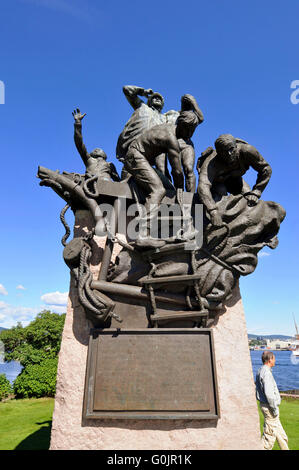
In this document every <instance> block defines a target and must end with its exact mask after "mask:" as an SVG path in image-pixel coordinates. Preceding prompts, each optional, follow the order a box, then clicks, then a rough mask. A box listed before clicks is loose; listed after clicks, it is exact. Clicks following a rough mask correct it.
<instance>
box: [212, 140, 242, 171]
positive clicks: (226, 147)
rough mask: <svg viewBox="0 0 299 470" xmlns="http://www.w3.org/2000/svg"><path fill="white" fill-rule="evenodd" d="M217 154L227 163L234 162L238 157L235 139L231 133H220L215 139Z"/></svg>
mask: <svg viewBox="0 0 299 470" xmlns="http://www.w3.org/2000/svg"><path fill="white" fill-rule="evenodd" d="M215 149H216V151H217V155H218V156H220V157H221V159H222V160H224V161H225V163H227V164H231V163H234V162H235V161H236V160H237V158H238V148H237V141H236V139H235V138H234V137H233V136H232V135H231V134H222V135H221V136H219V137H218V139H217V140H216V141H215Z"/></svg>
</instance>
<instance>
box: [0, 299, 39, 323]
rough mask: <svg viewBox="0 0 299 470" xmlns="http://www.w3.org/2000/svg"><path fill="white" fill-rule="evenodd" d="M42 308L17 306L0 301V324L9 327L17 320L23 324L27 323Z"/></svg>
mask: <svg viewBox="0 0 299 470" xmlns="http://www.w3.org/2000/svg"><path fill="white" fill-rule="evenodd" d="M41 310H42V308H40V307H38V308H29V307H19V306H14V305H10V304H7V303H5V302H0V326H2V327H4V328H11V327H12V326H14V325H16V324H17V322H19V321H20V322H22V325H23V326H26V325H28V323H30V322H31V321H32V320H34V318H35V317H36V315H37V314H38V313H39V312H40V311H41Z"/></svg>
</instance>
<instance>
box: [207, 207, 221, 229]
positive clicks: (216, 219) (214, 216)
mask: <svg viewBox="0 0 299 470" xmlns="http://www.w3.org/2000/svg"><path fill="white" fill-rule="evenodd" d="M210 218H211V223H212V224H213V225H215V227H221V226H222V225H223V222H222V218H221V215H220V214H219V211H218V210H217V209H214V210H212V211H211V212H210Z"/></svg>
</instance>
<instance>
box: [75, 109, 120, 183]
mask: <svg viewBox="0 0 299 470" xmlns="http://www.w3.org/2000/svg"><path fill="white" fill-rule="evenodd" d="M72 114H73V116H74V120H75V122H74V141H75V145H76V148H77V150H78V152H79V154H80V156H81V158H82V160H83V163H84V164H85V166H86V173H85V176H86V178H90V177H93V176H98V178H100V179H105V180H109V181H110V180H111V179H112V180H113V181H120V178H119V176H118V173H117V170H116V168H115V166H114V164H113V163H111V162H107V161H106V160H107V155H106V153H105V152H104V150H102V149H100V148H96V149H94V150H93V151H92V152H90V153H89V152H88V151H87V148H86V147H85V145H84V143H83V137H82V122H81V121H82V119H83V118H84V116H86V113H84V114H81V112H80V109H78V108H77V109H75V110H74V111H73V113H72Z"/></svg>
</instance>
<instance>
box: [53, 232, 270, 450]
mask: <svg viewBox="0 0 299 470" xmlns="http://www.w3.org/2000/svg"><path fill="white" fill-rule="evenodd" d="M97 242H98V245H99V246H102V247H103V246H104V242H105V240H104V239H98V240H97ZM97 271H98V265H97V263H96V262H95V263H94V272H95V274H96V272H97ZM90 327H91V325H90V323H89V322H88V321H87V320H86V318H85V314H84V311H83V309H82V307H81V306H80V304H79V302H78V298H77V292H76V288H75V287H74V284H73V281H71V285H70V296H69V302H68V308H67V315H66V322H65V327H64V331H63V337H62V344H61V350H60V354H59V365H58V375H57V390H56V398H55V408H54V414H53V424H52V434H51V447H50V448H51V449H52V450H59V449H61V450H67V449H68V450H74V449H78V450H91V449H93V450H96V449H98V450H109V449H111V450H122V449H123V450H131V449H134V450H146V449H149V450H159V449H160V450H177V449H186V450H207V449H210V450H229V449H235V450H237V449H238V450H239V449H244V450H245V449H251V450H253V449H254V450H256V449H257V450H262V445H261V438H260V428H259V416H258V409H257V404H256V399H255V387H254V381H253V374H252V366H251V360H250V353H249V348H248V340H247V330H246V322H245V317H244V310H243V305H242V301H241V298H240V292H239V288H238V287H237V288H235V290H234V292H233V297H232V298H231V300H230V302H229V303H228V304H227V306H226V312H225V313H224V314H221V315H219V316H218V317H217V318H216V321H215V324H214V326H213V333H214V348H215V357H216V370H217V380H218V393H219V404H220V413H221V417H220V419H219V420H218V422H217V423H216V422H214V421H209V420H203V421H200V420H175V421H173V420H165V421H164V420H163V421H160V420H144V421H143V420H91V421H84V420H83V418H82V407H83V394H84V384H85V371H86V358H87V347H88V339H89V329H90Z"/></svg>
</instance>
